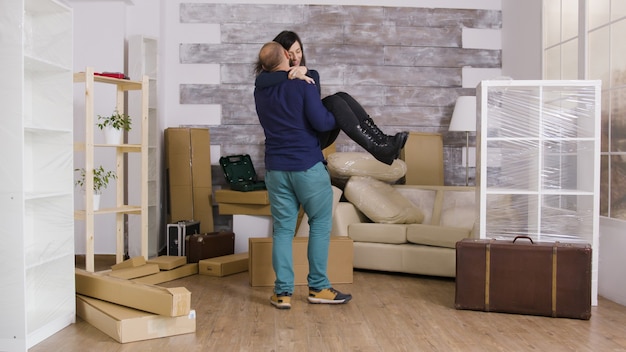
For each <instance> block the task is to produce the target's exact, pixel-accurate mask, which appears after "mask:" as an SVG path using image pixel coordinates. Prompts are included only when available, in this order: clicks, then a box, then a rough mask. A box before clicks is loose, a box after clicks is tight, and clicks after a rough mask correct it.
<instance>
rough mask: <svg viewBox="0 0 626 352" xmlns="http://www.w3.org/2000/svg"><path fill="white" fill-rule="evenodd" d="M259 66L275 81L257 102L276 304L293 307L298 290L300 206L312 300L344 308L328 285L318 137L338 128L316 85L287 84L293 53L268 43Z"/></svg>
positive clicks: (324, 180)
mask: <svg viewBox="0 0 626 352" xmlns="http://www.w3.org/2000/svg"><path fill="white" fill-rule="evenodd" d="M259 65H261V67H262V68H263V70H265V71H267V72H270V75H273V76H274V78H275V79H264V80H262V81H261V80H257V81H256V82H255V89H254V99H255V103H256V110H257V115H258V117H259V122H260V123H261V126H262V127H263V130H264V132H265V168H266V170H267V171H266V174H265V184H266V186H267V191H268V195H269V200H270V207H271V212H272V221H273V228H274V233H273V246H272V265H273V267H274V272H275V273H276V281H275V282H274V294H273V295H272V296H271V297H270V302H271V304H272V305H274V306H275V307H277V308H279V309H289V308H291V295H292V294H293V291H294V272H293V256H292V241H293V237H294V232H295V230H296V223H297V220H298V211H299V208H300V205H302V208H303V209H304V211H305V212H306V214H307V216H308V217H309V225H310V230H309V242H308V251H307V256H308V260H309V275H308V276H307V282H308V285H309V296H308V300H309V302H310V303H334V304H337V303H346V302H348V301H349V300H350V299H351V298H352V296H351V295H349V294H343V293H341V292H339V291H337V290H335V289H333V288H332V287H331V285H330V281H329V280H328V276H327V271H326V269H327V262H328V247H329V245H330V229H331V227H332V198H333V194H332V189H331V184H330V176H329V175H328V171H327V170H326V166H325V164H324V156H323V155H322V151H321V148H320V145H319V140H318V138H317V134H318V132H325V131H330V130H332V129H334V128H336V123H335V118H334V117H333V115H332V114H331V113H330V112H328V110H326V108H324V106H323V105H322V102H321V100H320V95H319V92H318V91H317V88H316V87H315V85H314V84H313V83H314V82H312V80H306V78H305V77H295V78H300V79H286V78H287V77H288V76H287V72H288V71H289V54H288V53H287V51H286V50H285V49H283V47H282V46H281V45H280V44H278V43H276V42H270V43H267V44H265V45H263V47H262V48H261V51H260V52H259Z"/></svg>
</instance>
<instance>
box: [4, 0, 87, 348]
mask: <svg viewBox="0 0 626 352" xmlns="http://www.w3.org/2000/svg"><path fill="white" fill-rule="evenodd" d="M0 13H1V14H2V20H1V21H0V33H2V54H1V55H0V76H1V77H2V80H0V102H1V103H2V108H3V110H4V113H3V119H2V127H1V128H0V148H1V149H2V150H3V152H2V155H3V156H2V160H3V162H2V167H1V168H0V181H1V182H0V210H1V211H0V222H1V223H2V224H3V230H2V231H3V235H2V240H3V241H2V242H3V243H2V246H1V247H0V257H1V258H2V265H0V282H1V283H2V289H3V292H2V295H0V307H2V314H1V315H0V350H2V351H26V350H27V349H28V348H30V347H32V346H34V345H36V344H37V343H39V342H41V341H42V340H44V339H46V338H47V337H49V336H51V335H52V334H54V333H56V332H57V331H59V330H61V329H63V328H64V327H66V326H68V325H70V324H72V323H73V322H74V321H75V314H76V311H75V288H74V222H73V210H74V209H73V208H74V206H73V199H74V188H73V172H72V161H73V114H72V110H73V104H72V100H73V97H72V55H73V54H72V30H73V29H72V23H73V15H72V10H71V9H70V8H68V7H67V6H65V5H64V4H62V3H60V2H58V1H54V0H26V1H2V2H0Z"/></svg>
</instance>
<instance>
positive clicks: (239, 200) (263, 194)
mask: <svg viewBox="0 0 626 352" xmlns="http://www.w3.org/2000/svg"><path fill="white" fill-rule="evenodd" d="M215 201H216V202H217V203H235V204H261V205H267V204H270V198H269V196H268V195H267V190H259V191H250V192H240V191H233V190H230V189H218V190H216V191H215Z"/></svg>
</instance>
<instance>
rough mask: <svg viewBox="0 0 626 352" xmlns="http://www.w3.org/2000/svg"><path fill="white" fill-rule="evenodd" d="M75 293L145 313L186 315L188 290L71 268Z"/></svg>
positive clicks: (189, 303)
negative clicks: (72, 269)
mask: <svg viewBox="0 0 626 352" xmlns="http://www.w3.org/2000/svg"><path fill="white" fill-rule="evenodd" d="M74 273H75V275H74V277H75V283H76V293H78V294H81V295H84V296H89V297H93V298H97V299H101V300H103V301H108V302H111V303H116V304H119V305H123V306H126V307H130V308H134V309H139V310H144V311H147V312H151V313H155V314H160V315H165V316H169V317H177V316H182V315H187V314H189V311H190V310H191V307H190V306H191V292H189V291H188V290H187V289H186V288H184V287H172V288H166V287H160V286H154V285H147V284H142V283H137V282H134V281H130V280H125V279H120V278H117V277H111V276H108V275H101V274H97V273H92V272H88V271H86V270H82V269H75V270H74Z"/></svg>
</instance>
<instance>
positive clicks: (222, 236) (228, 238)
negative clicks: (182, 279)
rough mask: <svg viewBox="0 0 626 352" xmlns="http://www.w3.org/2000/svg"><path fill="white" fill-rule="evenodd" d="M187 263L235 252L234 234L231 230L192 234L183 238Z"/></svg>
mask: <svg viewBox="0 0 626 352" xmlns="http://www.w3.org/2000/svg"><path fill="white" fill-rule="evenodd" d="M185 242H186V243H185V247H186V249H187V263H197V262H199V261H200V260H203V259H208V258H215V257H221V256H224V255H229V254H234V253H235V234H234V233H233V232H231V231H219V232H209V233H202V234H194V235H191V236H187V237H186V238H185Z"/></svg>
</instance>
